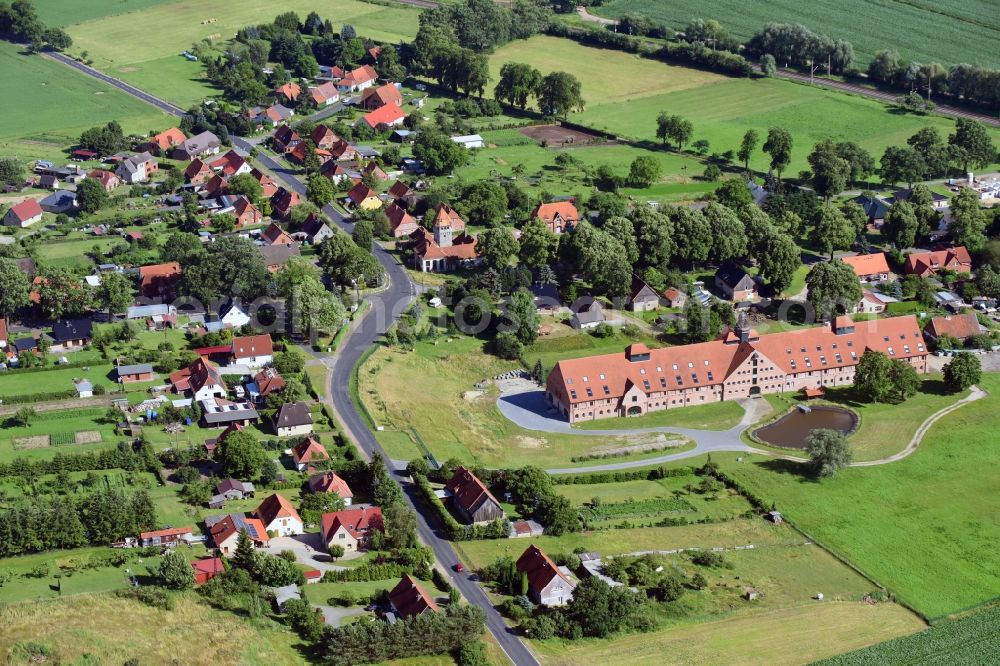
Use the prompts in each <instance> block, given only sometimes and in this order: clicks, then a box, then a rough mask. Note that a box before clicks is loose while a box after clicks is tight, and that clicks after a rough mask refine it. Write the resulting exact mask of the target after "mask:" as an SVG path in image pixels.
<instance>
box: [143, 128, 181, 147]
mask: <svg viewBox="0 0 1000 666" xmlns="http://www.w3.org/2000/svg"><path fill="white" fill-rule="evenodd" d="M185 141H187V136H186V135H185V134H184V132H182V131H181V130H179V129H178V128H176V127H171V128H170V129H168V130H164V131H162V132H160V133H159V134H157V135H156V136H154V137H153V138H152V139H150V140H149V142H150V143H155V144H156V147H157V148H159V149H160V150H167V149H168V148H173V147H174V146H176V145H179V144H181V143H184V142H185Z"/></svg>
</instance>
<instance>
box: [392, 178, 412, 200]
mask: <svg viewBox="0 0 1000 666" xmlns="http://www.w3.org/2000/svg"><path fill="white" fill-rule="evenodd" d="M409 193H410V186H409V185H407V184H406V183H404V182H403V181H401V180H397V181H396V182H395V183H393V184H392V187H390V188H389V196H391V197H392V198H393V199H401V198H402V197H405V196H406V195H407V194H409Z"/></svg>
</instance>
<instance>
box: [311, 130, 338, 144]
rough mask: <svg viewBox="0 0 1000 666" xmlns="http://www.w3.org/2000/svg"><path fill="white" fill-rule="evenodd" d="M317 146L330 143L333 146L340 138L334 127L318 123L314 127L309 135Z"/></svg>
mask: <svg viewBox="0 0 1000 666" xmlns="http://www.w3.org/2000/svg"><path fill="white" fill-rule="evenodd" d="M309 136H310V138H311V139H312V140H313V143H315V144H316V145H317V146H324V145H330V146H332V145H333V144H334V143H336V142H337V140H339V139H340V137H339V136H337V135H336V133H334V131H333V130H332V129H330V128H329V127H327V126H326V125H316V127H314V128H313V131H312V133H311V134H310V135H309Z"/></svg>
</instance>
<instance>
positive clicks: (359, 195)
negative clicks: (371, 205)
mask: <svg viewBox="0 0 1000 666" xmlns="http://www.w3.org/2000/svg"><path fill="white" fill-rule="evenodd" d="M376 196H378V192H376V191H375V190H373V189H372V188H370V187H368V186H367V185H365V184H364V183H358V184H357V185H355V186H354V187H352V188H351V191H350V192H348V193H347V198H348V199H350V200H351V201H352V202H353V203H354V205H355V206H358V205H361V202H363V201H365V200H366V199H368V198H370V197H376Z"/></svg>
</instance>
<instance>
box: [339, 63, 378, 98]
mask: <svg viewBox="0 0 1000 666" xmlns="http://www.w3.org/2000/svg"><path fill="white" fill-rule="evenodd" d="M377 79H378V74H376V73H375V68H374V67H372V66H371V65H362V66H361V67H358V68H357V69H355V70H352V71H350V72H348V73H347V74H344V76H342V77H341V78H340V80H339V81H337V90H339V91H340V92H357V91H358V90H364V89H365V88H371V87H372V86H373V85H375V81H376V80H377Z"/></svg>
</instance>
